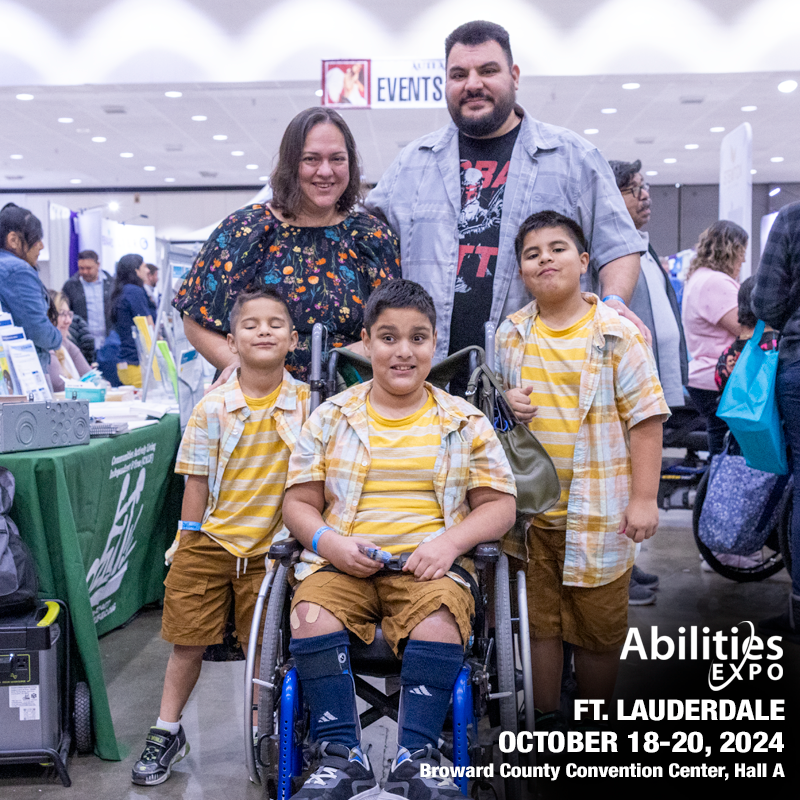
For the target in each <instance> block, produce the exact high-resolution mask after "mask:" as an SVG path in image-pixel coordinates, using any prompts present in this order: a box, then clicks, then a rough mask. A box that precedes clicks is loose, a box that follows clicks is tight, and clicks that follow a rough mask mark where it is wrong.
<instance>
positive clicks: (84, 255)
mask: <svg viewBox="0 0 800 800" xmlns="http://www.w3.org/2000/svg"><path fill="white" fill-rule="evenodd" d="M84 259H86V260H87V261H96V262H97V263H98V264H99V263H100V256H98V255H97V253H95V251H94V250H81V251H80V253H78V261H83V260H84Z"/></svg>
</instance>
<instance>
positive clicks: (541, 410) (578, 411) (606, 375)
mask: <svg viewBox="0 0 800 800" xmlns="http://www.w3.org/2000/svg"><path fill="white" fill-rule="evenodd" d="M515 244H516V252H517V260H518V263H519V268H520V274H521V276H522V279H523V281H524V283H525V286H526V287H527V289H528V291H529V292H530V293H531V294H532V295H533V296H534V297H535V298H536V299H535V300H534V301H533V302H532V303H530V304H528V305H527V306H525V308H523V309H521V310H520V311H518V312H516V313H514V314H511V315H510V316H509V317H508V319H506V320H505V321H504V322H503V323H502V325H501V326H500V328H499V329H498V331H497V341H496V352H497V360H498V368H499V370H500V372H501V374H502V378H503V383H504V385H505V387H506V388H507V389H508V397H509V402H510V403H511V405H512V407H513V409H514V411H515V412H516V414H517V416H518V417H519V418H520V420H522V421H523V422H527V423H528V424H529V426H530V428H531V430H533V431H534V432H535V433H536V436H537V437H538V438H539V440H540V441H541V443H542V445H543V446H544V447H545V449H546V450H547V452H548V454H549V455H550V457H551V458H552V459H553V463H554V464H555V466H556V469H557V470H558V476H559V479H560V482H561V497H560V499H559V502H558V503H557V504H556V505H555V506H554V507H553V508H552V509H550V510H549V511H547V512H545V513H544V514H540V515H538V516H537V517H535V518H534V519H533V520H531V525H530V528H529V531H528V540H527V553H525V552H520V553H516V554H515V555H517V556H519V557H521V558H523V559H527V561H528V567H527V573H528V578H527V586H528V601H529V606H530V617H529V619H530V634H531V646H532V651H533V683H534V687H533V688H534V697H535V698H536V702H537V707H538V708H537V712H538V713H539V718H538V721H537V726H539V727H540V729H542V730H547V729H550V730H553V729H556V730H558V729H564V728H565V726H566V720H565V719H564V717H563V715H562V714H561V712H560V710H559V705H560V695H561V668H562V652H563V650H562V642H564V641H566V642H570V643H571V644H573V645H574V647H575V670H576V674H577V680H578V692H579V694H580V696H581V697H584V698H596V699H601V700H604V701H605V702H606V703H610V701H611V697H612V695H613V692H614V685H615V683H616V675H617V669H618V665H619V652H620V647H621V646H622V643H623V642H624V640H625V635H626V632H627V624H628V618H627V610H628V585H629V583H630V575H631V568H632V566H633V559H634V554H635V551H636V543H639V542H642V541H644V540H645V539H648V538H650V537H651V536H652V535H653V534H654V533H655V532H656V528H657V527H658V505H657V500H656V498H657V494H658V482H659V476H660V472H661V429H662V423H663V421H664V419H666V418H667V416H668V415H669V408H668V407H667V404H666V402H665V400H664V395H663V393H662V391H661V385H660V384H659V381H658V376H657V372H656V367H655V362H654V360H653V355H652V352H651V351H650V349H649V348H648V346H647V345H646V344H645V342H644V339H643V338H642V336H641V334H640V333H639V332H638V331H637V329H636V327H635V326H634V325H633V324H632V323H630V322H629V321H628V320H625V319H623V318H622V317H620V316H619V314H617V312H616V311H614V310H613V309H611V308H610V307H609V306H607V305H605V303H602V302H600V300H599V299H598V298H597V297H596V296H595V295H593V294H582V293H581V275H583V273H584V272H586V269H587V267H588V264H589V254H588V253H587V252H586V250H587V247H586V239H585V237H584V235H583V231H582V230H581V228H580V226H579V225H578V224H577V223H575V222H574V221H573V220H571V219H569V218H568V217H565V216H563V215H561V214H558V213H556V212H555V211H542V212H539V213H538V214H534V215H532V216H531V217H529V218H528V219H527V220H525V222H524V223H523V224H522V226H521V227H520V230H519V233H518V235H517V238H516V242H515Z"/></svg>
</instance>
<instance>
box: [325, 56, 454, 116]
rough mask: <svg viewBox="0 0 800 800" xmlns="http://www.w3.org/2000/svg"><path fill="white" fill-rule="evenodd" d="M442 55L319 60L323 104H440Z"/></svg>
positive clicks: (382, 106) (357, 106) (386, 105)
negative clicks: (394, 58)
mask: <svg viewBox="0 0 800 800" xmlns="http://www.w3.org/2000/svg"><path fill="white" fill-rule="evenodd" d="M444 82H445V70H444V59H443V58H431V59H419V60H415V61H412V60H405V59H398V60H386V61H375V60H370V59H360V60H359V59H339V60H336V61H323V62H322V104H323V105H326V106H332V107H334V108H443V107H444V106H445V98H444Z"/></svg>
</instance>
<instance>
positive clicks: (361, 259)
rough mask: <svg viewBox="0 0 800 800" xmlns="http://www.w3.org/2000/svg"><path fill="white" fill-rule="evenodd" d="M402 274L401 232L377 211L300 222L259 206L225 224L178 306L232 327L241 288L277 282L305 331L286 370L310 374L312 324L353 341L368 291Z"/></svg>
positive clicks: (213, 324) (221, 329)
mask: <svg viewBox="0 0 800 800" xmlns="http://www.w3.org/2000/svg"><path fill="white" fill-rule="evenodd" d="M399 277H400V246H399V244H398V241H397V237H396V236H395V235H394V233H392V231H391V230H390V229H389V228H388V227H387V226H386V225H385V224H384V223H383V222H381V221H380V220H379V219H378V218H377V217H374V216H372V215H371V214H362V213H358V212H353V213H351V214H350V215H349V216H348V217H347V218H346V219H345V220H343V221H342V222H340V223H339V224H338V225H330V226H327V227H322V228H307V227H302V228H300V227H297V226H295V225H292V224H291V223H289V222H281V221H280V220H279V219H278V218H277V217H276V216H275V215H274V214H273V213H272V212H271V211H270V209H269V208H268V207H267V206H266V205H262V204H258V205H252V206H247V207H245V208H240V209H239V210H238V211H234V212H233V214H231V215H230V216H229V217H228V218H227V219H225V220H223V221H222V222H221V223H220V225H219V227H218V228H217V229H216V230H215V231H214V233H213V234H212V235H211V237H210V238H209V240H208V241H207V242H206V243H205V244H204V245H203V249H202V250H201V251H200V254H199V255H198V256H197V259H196V261H195V262H194V266H193V267H192V269H191V270H190V271H189V274H188V275H187V276H186V279H185V280H184V282H183V285H182V286H181V288H180V290H179V291H178V294H177V296H176V297H175V299H174V300H173V305H174V306H175V308H177V309H178V311H181V312H182V313H184V314H187V315H188V316H190V317H191V318H192V319H193V320H195V322H197V323H199V324H200V325H202V326H203V327H204V328H208V329H209V330H212V331H216V332H218V333H228V332H229V330H230V328H229V322H228V320H229V317H230V312H231V309H232V308H233V303H234V301H235V300H236V296H237V295H238V294H239V292H241V291H242V290H243V289H245V288H247V287H248V286H251V285H253V286H262V287H265V286H270V287H272V288H273V289H275V290H276V291H277V292H278V293H279V294H280V295H281V296H282V297H283V298H284V300H286V303H287V304H288V306H289V311H290V312H291V315H292V319H293V320H294V324H295V327H296V328H297V332H298V334H299V343H298V346H297V349H296V350H295V351H294V353H290V354H289V356H288V358H287V360H286V368H287V369H288V370H289V372H291V373H292V375H293V376H294V377H295V378H298V379H299V380H307V379H308V369H309V366H310V363H311V328H312V326H313V325H314V323H315V322H321V323H322V324H323V325H324V326H325V328H326V329H327V331H328V346H329V347H330V346H333V347H341V346H342V345H346V344H350V343H352V342H355V341H356V340H358V338H359V337H360V335H361V328H362V326H363V322H364V305H365V304H366V302H367V298H368V297H369V295H370V292H371V291H372V290H373V289H374V288H376V287H377V286H380V284H381V283H382V282H383V281H385V280H391V279H393V278H399Z"/></svg>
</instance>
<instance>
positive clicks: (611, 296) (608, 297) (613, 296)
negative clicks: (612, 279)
mask: <svg viewBox="0 0 800 800" xmlns="http://www.w3.org/2000/svg"><path fill="white" fill-rule="evenodd" d="M607 300H618V301H619V302H620V303H622V305H624V306H625V307H626V308H627V307H628V304H627V303H626V302H625V301H624V300H623V299H622V298H621V297H620V296H619V295H618V294H607V295H606V296H605V297H604V298H603V302H604V303H605V302H606V301H607Z"/></svg>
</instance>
